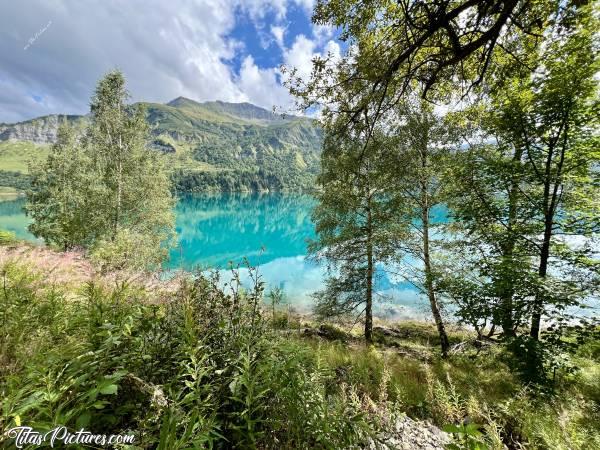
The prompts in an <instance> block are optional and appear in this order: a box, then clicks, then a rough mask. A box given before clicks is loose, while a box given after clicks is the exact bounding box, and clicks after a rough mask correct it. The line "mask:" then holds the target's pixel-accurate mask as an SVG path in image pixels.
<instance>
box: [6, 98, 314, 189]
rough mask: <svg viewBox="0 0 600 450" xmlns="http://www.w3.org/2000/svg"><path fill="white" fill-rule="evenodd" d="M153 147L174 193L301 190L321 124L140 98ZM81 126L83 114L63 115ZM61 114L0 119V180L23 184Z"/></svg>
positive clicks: (310, 173)
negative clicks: (167, 171) (15, 121)
mask: <svg viewBox="0 0 600 450" xmlns="http://www.w3.org/2000/svg"><path fill="white" fill-rule="evenodd" d="M143 105H144V106H145V107H146V111H147V119H148V122H149V123H150V125H151V126H152V133H153V136H154V137H153V141H152V142H151V143H150V145H151V147H152V148H155V149H156V150H157V151H161V152H162V153H163V154H164V158H165V159H166V164H167V166H168V167H169V168H171V169H172V177H173V181H174V186H175V188H176V189H177V190H179V191H205V190H224V191H239V190H304V189H307V188H309V187H310V186H311V184H312V182H313V180H314V176H315V175H316V173H317V171H318V165H319V155H320V147H321V139H322V135H321V130H320V129H319V128H318V127H317V126H316V124H315V122H314V121H313V120H311V119H307V118H302V117H295V116H289V115H288V116H282V115H277V114H274V113H272V112H270V111H267V110H266V109H263V108H260V107H258V106H255V105H252V104H250V103H225V102H220V101H217V102H206V103H199V102H195V101H193V100H190V99H187V98H183V97H178V98H176V99H174V100H173V101H171V102H169V103H167V104H159V103H143ZM66 117H67V120H69V121H71V122H73V123H76V124H81V123H82V122H84V121H85V120H86V118H85V116H66ZM59 120H62V117H60V116H46V117H41V118H37V119H32V120H29V121H26V122H21V123H18V124H2V125H0V186H10V187H13V188H15V189H17V190H21V189H23V186H24V185H26V182H27V179H28V177H27V176H26V175H25V174H26V173H27V166H28V162H29V161H30V160H32V159H36V158H44V157H45V156H46V155H47V152H48V147H49V145H50V144H51V143H52V141H53V139H55V131H56V127H57V126H58V123H59Z"/></svg>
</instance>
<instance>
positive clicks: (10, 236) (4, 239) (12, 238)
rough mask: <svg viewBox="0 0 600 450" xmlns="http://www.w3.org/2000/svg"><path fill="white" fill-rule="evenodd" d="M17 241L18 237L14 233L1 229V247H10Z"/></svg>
mask: <svg viewBox="0 0 600 450" xmlns="http://www.w3.org/2000/svg"><path fill="white" fill-rule="evenodd" d="M16 241H17V236H16V235H15V233H13V232H12V231H6V230H2V229H0V245H9V244H13V243H15V242H16Z"/></svg>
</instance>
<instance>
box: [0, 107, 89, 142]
mask: <svg viewBox="0 0 600 450" xmlns="http://www.w3.org/2000/svg"><path fill="white" fill-rule="evenodd" d="M64 120H66V121H67V122H69V123H71V124H74V123H76V122H79V121H81V120H84V118H83V116H68V115H62V114H52V115H49V116H43V117H38V118H36V119H31V120H27V121H25V122H19V123H15V124H0V141H29V142H33V143H36V144H53V143H54V142H56V135H57V132H58V125H59V124H60V123H61V122H62V121H64Z"/></svg>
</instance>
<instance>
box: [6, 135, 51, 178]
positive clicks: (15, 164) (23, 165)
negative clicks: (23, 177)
mask: <svg viewBox="0 0 600 450" xmlns="http://www.w3.org/2000/svg"><path fill="white" fill-rule="evenodd" d="M48 149H49V146H47V145H37V144H34V143H32V142H25V141H2V142H0V170H6V171H11V172H20V173H28V171H29V168H28V164H29V162H30V161H36V160H38V161H39V160H42V159H43V158H46V157H47V156H48V151H49V150H48Z"/></svg>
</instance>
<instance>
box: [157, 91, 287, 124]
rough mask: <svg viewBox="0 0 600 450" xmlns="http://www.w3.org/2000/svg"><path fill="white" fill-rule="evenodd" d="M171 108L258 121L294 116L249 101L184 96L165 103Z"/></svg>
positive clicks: (277, 120)
mask: <svg viewBox="0 0 600 450" xmlns="http://www.w3.org/2000/svg"><path fill="white" fill-rule="evenodd" d="M166 105H167V106H171V107H173V108H193V109H199V110H204V111H208V112H210V113H213V114H218V115H225V116H228V117H232V118H235V119H242V120H249V121H259V122H280V121H282V120H286V119H288V120H289V119H293V118H295V116H292V115H289V114H286V115H285V117H283V116H281V115H280V114H274V113H273V112H272V111H269V110H267V109H265V108H262V107H260V106H256V105H254V104H252V103H249V102H239V103H233V102H224V101H222V100H214V101H207V102H197V101H195V100H191V99H189V98H186V97H182V96H180V97H177V98H175V99H173V100H171V101H170V102H168V103H167V104H166Z"/></svg>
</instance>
